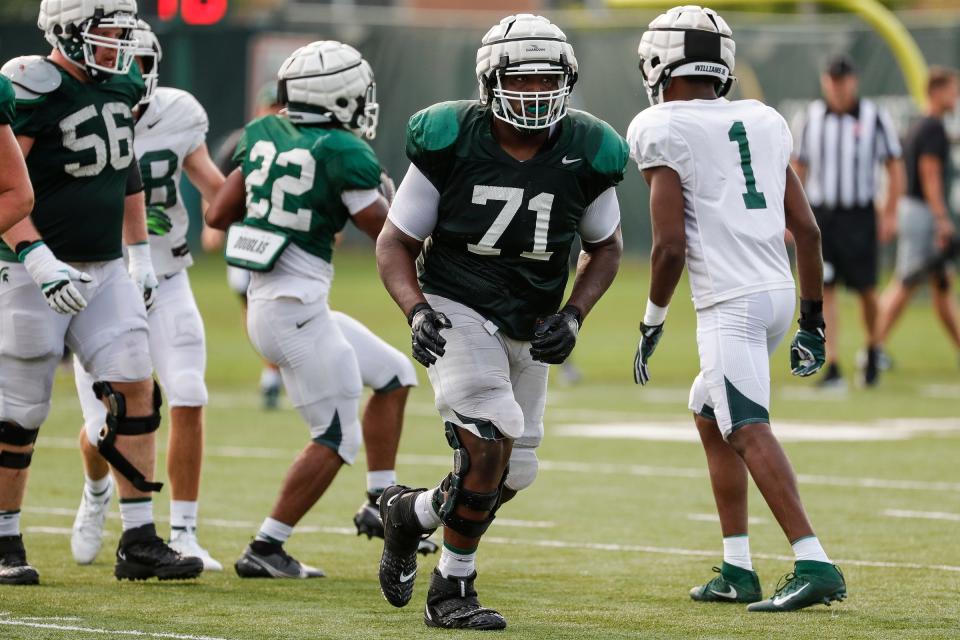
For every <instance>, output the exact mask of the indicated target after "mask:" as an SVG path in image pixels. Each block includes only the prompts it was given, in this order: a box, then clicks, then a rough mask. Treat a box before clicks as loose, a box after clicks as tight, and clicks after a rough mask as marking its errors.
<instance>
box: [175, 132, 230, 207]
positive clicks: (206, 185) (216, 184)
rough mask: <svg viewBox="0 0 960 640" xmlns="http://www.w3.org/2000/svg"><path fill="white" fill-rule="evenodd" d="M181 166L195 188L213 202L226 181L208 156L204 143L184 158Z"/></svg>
mask: <svg viewBox="0 0 960 640" xmlns="http://www.w3.org/2000/svg"><path fill="white" fill-rule="evenodd" d="M183 168H184V170H185V171H186V172H187V177H188V178H189V179H190V183H191V184H192V185H193V186H195V187H196V188H197V191H199V192H200V195H201V196H203V199H204V200H206V201H207V202H213V199H214V198H216V197H217V192H218V191H219V190H220V188H221V187H222V186H223V184H224V182H226V178H224V177H223V173H221V172H220V169H219V167H217V165H216V163H214V161H213V158H211V157H210V150H209V149H207V144H206V143H203V144H201V145H200V146H199V147H197V148H196V149H194V150H193V152H192V153H191V154H190V155H188V156H187V157H186V158H184V160H183Z"/></svg>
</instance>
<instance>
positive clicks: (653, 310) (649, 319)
mask: <svg viewBox="0 0 960 640" xmlns="http://www.w3.org/2000/svg"><path fill="white" fill-rule="evenodd" d="M669 308H670V305H667V306H665V307H661V306H660V305H658V304H656V303H655V302H654V301H653V300H651V299H649V298H647V311H646V313H644V314H643V324H645V325H647V326H648V327H655V326H657V325H661V324H663V323H664V321H665V320H666V319H667V309H669Z"/></svg>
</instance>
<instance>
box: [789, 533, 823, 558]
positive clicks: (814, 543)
mask: <svg viewBox="0 0 960 640" xmlns="http://www.w3.org/2000/svg"><path fill="white" fill-rule="evenodd" d="M790 546H792V547H793V553H794V555H796V556H797V560H815V561H816V562H830V558H828V557H827V552H826V551H824V550H823V547H822V546H821V545H820V540H818V539H817V536H805V537H803V538H798V539H796V540H794V541H793V542H791V543H790Z"/></svg>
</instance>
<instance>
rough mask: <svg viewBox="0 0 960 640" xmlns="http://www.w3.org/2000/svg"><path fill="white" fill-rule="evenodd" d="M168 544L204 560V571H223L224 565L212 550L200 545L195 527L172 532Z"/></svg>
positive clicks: (185, 554)
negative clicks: (215, 558) (214, 556)
mask: <svg viewBox="0 0 960 640" xmlns="http://www.w3.org/2000/svg"><path fill="white" fill-rule="evenodd" d="M168 546H169V547H170V548H171V549H173V550H174V551H176V552H177V553H179V554H180V555H182V556H184V557H192V558H200V559H201V560H203V570H204V571H223V565H222V564H220V563H219V562H217V561H216V560H214V559H213V557H212V556H211V555H210V552H209V551H207V550H206V549H204V548H203V547H201V546H200V543H199V542H198V541H197V532H196V530H195V529H180V530H178V531H173V532H171V534H170V542H169V543H168Z"/></svg>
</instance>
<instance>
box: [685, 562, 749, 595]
mask: <svg viewBox="0 0 960 640" xmlns="http://www.w3.org/2000/svg"><path fill="white" fill-rule="evenodd" d="M713 570H714V571H715V572H716V573H718V574H719V575H718V576H717V577H715V578H714V579H713V580H711V581H710V582H708V583H707V584H705V585H701V586H699V587H694V588H693V589H690V598H691V599H693V600H696V601H697V602H759V601H760V600H762V599H763V593H762V592H761V590H760V578H759V577H757V572H756V571H747V570H746V569H742V568H740V567H738V566H735V565H732V564H727V563H726V562H724V563H723V564H722V565H721V566H720V567H714V568H713Z"/></svg>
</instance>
